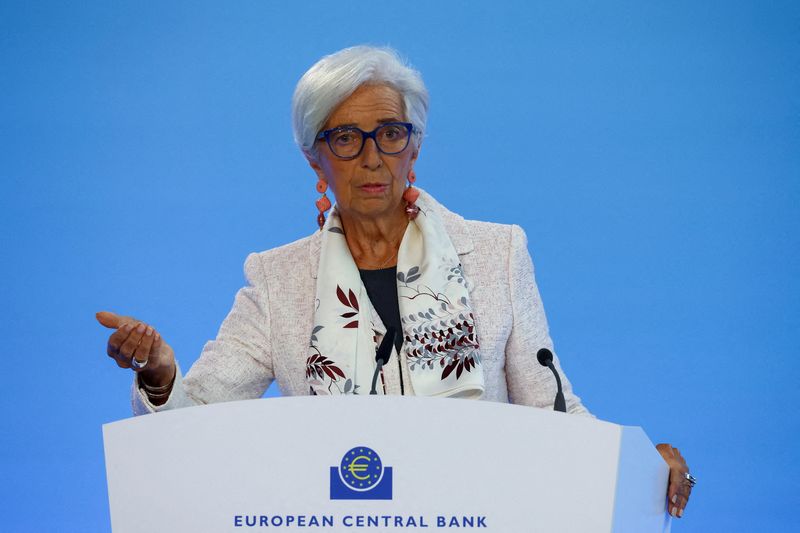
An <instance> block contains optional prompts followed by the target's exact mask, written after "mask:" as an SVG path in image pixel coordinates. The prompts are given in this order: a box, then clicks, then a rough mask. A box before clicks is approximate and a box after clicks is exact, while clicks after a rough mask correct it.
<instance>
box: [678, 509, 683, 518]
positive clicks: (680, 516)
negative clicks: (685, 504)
mask: <svg viewBox="0 0 800 533" xmlns="http://www.w3.org/2000/svg"><path fill="white" fill-rule="evenodd" d="M678 518H683V509H681V510H680V511H678Z"/></svg>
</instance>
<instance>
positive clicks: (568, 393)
mask: <svg viewBox="0 0 800 533" xmlns="http://www.w3.org/2000/svg"><path fill="white" fill-rule="evenodd" d="M509 246H510V252H509V264H508V269H509V289H510V291H511V306H512V313H513V324H512V326H511V334H510V335H509V337H508V342H507V343H506V383H507V385H508V395H509V401H510V402H511V403H515V404H521V405H530V406H533V407H541V408H545V409H553V405H554V403H555V396H556V392H557V387H556V382H555V378H554V376H553V373H552V372H551V371H550V369H549V368H547V367H544V366H542V365H540V364H539V362H538V361H537V359H536V352H537V351H539V349H540V348H548V349H550V350H551V351H553V354H554V355H553V363H554V365H555V367H556V369H557V370H558V372H559V374H560V375H561V384H562V387H563V390H564V399H565V400H566V404H567V412H568V413H573V414H583V415H588V416H593V415H591V413H589V411H588V410H587V409H586V408H585V407H584V406H583V404H582V403H581V399H580V398H579V397H578V396H576V395H575V394H574V393H573V392H572V385H571V384H570V382H569V379H567V376H566V374H564V371H563V369H562V368H561V363H560V362H559V359H558V356H556V355H555V350H553V341H552V340H551V339H550V334H549V332H548V327H547V318H546V317H545V314H544V306H543V305H542V299H541V297H540V296H539V288H538V287H537V286H536V279H535V278H534V272H533V261H532V260H531V256H530V254H529V253H528V238H527V236H526V235H525V231H524V230H523V229H522V228H521V227H519V226H517V225H512V226H511V239H510V245H509Z"/></svg>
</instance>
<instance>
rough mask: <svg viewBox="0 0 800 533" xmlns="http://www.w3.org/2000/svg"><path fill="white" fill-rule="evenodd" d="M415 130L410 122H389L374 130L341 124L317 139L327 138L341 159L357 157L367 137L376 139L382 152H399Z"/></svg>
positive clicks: (333, 150)
mask: <svg viewBox="0 0 800 533" xmlns="http://www.w3.org/2000/svg"><path fill="white" fill-rule="evenodd" d="M414 131H415V130H414V125H413V124H411V123H410V122H387V123H386V124H381V125H380V126H378V127H377V128H375V129H374V130H372V131H364V130H362V129H361V128H356V127H355V126H340V127H338V128H333V129H330V130H325V131H323V132H320V134H319V135H317V140H318V141H320V140H322V139H325V142H326V143H328V148H330V149H331V152H333V155H335V156H336V157H338V158H339V159H355V158H356V157H358V155H359V154H360V153H361V150H363V149H364V144H365V143H366V142H367V139H372V140H373V141H375V146H377V147H378V151H379V152H381V153H382V154H386V155H395V154H399V153H400V152H402V151H403V150H405V149H406V147H407V146H408V140H409V139H410V138H411V133H412V132H414Z"/></svg>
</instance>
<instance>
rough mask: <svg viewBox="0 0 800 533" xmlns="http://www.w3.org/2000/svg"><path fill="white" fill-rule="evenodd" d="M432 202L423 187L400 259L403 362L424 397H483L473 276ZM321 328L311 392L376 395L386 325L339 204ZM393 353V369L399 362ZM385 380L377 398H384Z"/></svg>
mask: <svg viewBox="0 0 800 533" xmlns="http://www.w3.org/2000/svg"><path fill="white" fill-rule="evenodd" d="M429 198H430V197H429V196H428V195H427V194H426V193H425V192H424V191H422V190H420V197H419V199H418V200H417V205H418V206H419V208H420V212H419V215H418V216H417V218H416V219H415V220H413V221H411V222H409V224H408V227H407V229H406V232H405V234H404V235H403V240H402V241H401V243H400V250H399V252H398V257H397V294H398V300H399V305H400V318H401V322H402V326H403V332H402V334H403V345H402V347H401V351H402V352H403V354H402V355H403V357H402V358H401V360H402V359H405V362H406V363H407V365H408V370H409V374H410V376H411V382H412V386H413V389H414V393H415V394H417V395H419V396H458V397H464V398H479V397H480V396H481V395H482V394H483V390H484V378H483V367H482V366H481V356H480V352H479V349H478V338H477V335H476V332H475V318H474V317H473V315H472V308H471V306H470V301H469V292H468V290H467V285H468V282H467V279H466V278H465V277H464V273H463V272H462V270H461V263H460V262H459V259H458V254H456V251H455V248H453V243H452V242H451V241H450V237H449V236H448V235H447V232H446V231H445V228H444V224H443V223H442V220H441V219H440V218H439V216H438V214H437V213H436V211H435V210H433V209H430V203H429V201H428V199H429ZM320 254H321V255H320V261H319V273H318V275H317V298H316V302H315V306H316V311H315V314H314V329H313V330H312V332H311V341H310V345H309V356H308V359H307V361H306V379H307V381H308V385H309V387H310V392H311V394H323V395H328V394H369V389H370V385H371V383H372V376H373V373H374V371H375V368H376V363H375V352H376V349H377V347H378V344H379V343H380V341H381V340H382V336H383V333H384V332H385V328H384V327H383V324H382V323H381V321H380V317H379V316H378V314H377V313H376V312H375V310H374V307H373V306H372V304H371V303H370V301H369V297H368V296H367V291H366V289H365V288H364V284H363V283H362V281H361V276H360V275H359V272H358V268H357V267H356V264H355V262H354V261H353V257H352V256H351V255H350V249H349V248H348V246H347V241H346V240H345V237H344V231H343V230H342V223H341V219H340V217H339V214H338V211H337V208H336V206H334V208H333V210H332V211H331V215H330V216H329V217H328V220H327V221H326V222H325V226H324V227H323V228H322V246H321V252H320ZM396 357H398V354H397V351H396V350H395V349H394V348H393V350H392V358H391V359H390V364H397V363H396V361H397V359H395V358H396ZM382 382H383V380H382V379H379V381H378V387H377V389H378V394H384V393H385V391H384V390H383V387H382V386H381V383H382Z"/></svg>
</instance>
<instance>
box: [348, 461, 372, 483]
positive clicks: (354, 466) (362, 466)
mask: <svg viewBox="0 0 800 533" xmlns="http://www.w3.org/2000/svg"><path fill="white" fill-rule="evenodd" d="M361 459H363V460H364V461H366V463H359V462H358V461H360V460H361ZM369 462H370V458H369V457H367V456H366V455H359V456H358V457H356V458H355V459H353V461H352V462H351V463H350V466H348V467H347V470H349V471H350V473H351V474H353V477H354V478H356V479H359V480H361V481H364V480H365V479H369V474H367V475H365V476H359V475H358V474H357V472H366V471H367V468H369Z"/></svg>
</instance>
